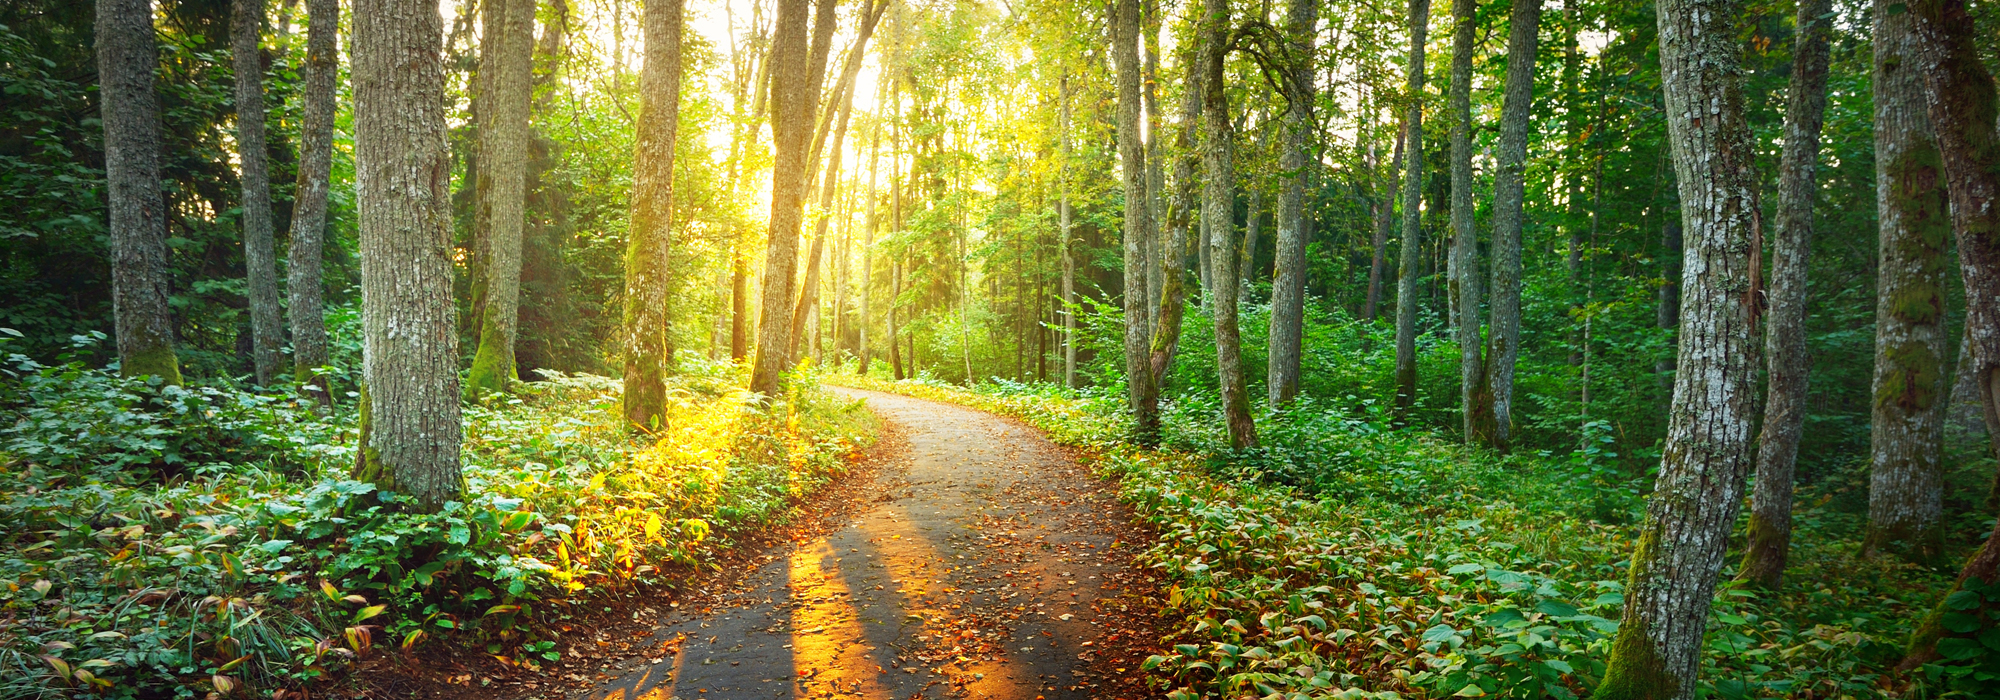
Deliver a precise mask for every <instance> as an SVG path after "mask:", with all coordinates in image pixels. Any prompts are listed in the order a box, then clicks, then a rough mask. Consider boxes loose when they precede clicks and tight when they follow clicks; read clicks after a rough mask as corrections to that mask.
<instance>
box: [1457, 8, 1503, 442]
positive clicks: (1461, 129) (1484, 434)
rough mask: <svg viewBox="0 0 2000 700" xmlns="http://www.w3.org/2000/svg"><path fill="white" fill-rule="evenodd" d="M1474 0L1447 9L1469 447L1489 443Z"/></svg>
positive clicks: (1462, 382) (1463, 409)
mask: <svg viewBox="0 0 2000 700" xmlns="http://www.w3.org/2000/svg"><path fill="white" fill-rule="evenodd" d="M1476 8H1477V3H1476V2H1475V0H1454V1H1453V2H1452V4H1451V15H1452V20H1453V22H1454V23H1455V24H1454V26H1453V27H1452V51H1451V94H1450V95H1449V96H1447V99H1448V100H1449V102H1450V105H1449V109H1450V110H1451V260H1452V265H1451V269H1452V278H1451V282H1450V284H1451V286H1452V289H1453V292H1452V294H1451V295H1450V296H1451V299H1452V300H1453V301H1454V302H1456V305H1457V307H1458V314H1457V315H1458V327H1457V339H1458V362H1459V370H1458V372H1459V393H1458V401H1459V403H1458V405H1459V415H1460V419H1461V420H1460V423H1461V426H1460V427H1461V429H1462V430H1463V433H1462V435H1463V436H1464V438H1465V441H1466V442H1467V443H1487V444H1490V443H1491V442H1492V434H1491V432H1490V429H1488V428H1487V427H1485V426H1486V425H1488V424H1490V422H1491V417H1492V416H1491V414H1490V413H1483V412H1490V411H1491V410H1492V404H1491V402H1490V401H1489V400H1488V397H1486V395H1485V394H1486V367H1485V365H1484V364H1483V363H1484V358H1483V357H1482V354H1483V353H1482V352H1481V350H1482V348H1481V347H1480V334H1479V331H1480V323H1479V317H1480V314H1479V302H1480V299H1481V298H1482V297H1481V295H1480V293H1479V233H1478V230H1477V229H1475V228H1474V227H1473V211H1472V207H1473V204H1472V51H1473V48H1474V47H1473V42H1474V41H1476V39H1475V34H1474V32H1473V29H1474V27H1473V24H1474V21H1473V11H1474V10H1475V9H1476Z"/></svg>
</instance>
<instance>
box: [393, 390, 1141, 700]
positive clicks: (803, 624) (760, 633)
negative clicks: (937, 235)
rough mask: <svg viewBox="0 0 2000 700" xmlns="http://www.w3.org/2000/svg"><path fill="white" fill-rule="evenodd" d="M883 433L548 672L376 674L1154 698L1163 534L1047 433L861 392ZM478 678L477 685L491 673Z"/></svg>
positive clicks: (584, 692) (850, 692) (797, 693)
mask: <svg viewBox="0 0 2000 700" xmlns="http://www.w3.org/2000/svg"><path fill="white" fill-rule="evenodd" d="M835 391H837V392H839V393H841V394H845V395H847V396H850V397H854V398H865V399H866V400H867V403H868V406H869V407H870V408H872V409H873V410H874V411H875V412H876V413H877V414H878V415H879V416H880V417H881V418H882V419H883V423H884V434H883V435H882V439H881V440H880V441H879V442H878V443H877V445H876V446H875V447H874V448H873V449H872V450H870V451H869V452H868V453H867V454H866V455H864V456H863V457H862V459H861V460H860V462H859V463H858V464H856V465H855V466H854V468H853V469H851V471H850V472H849V473H848V476H846V477H845V478H843V479H842V480H840V481H839V482H836V483H835V484H832V485H830V487H829V488H827V489H825V490H823V491H822V492H821V494H820V495H819V496H816V497H815V498H813V499H811V500H810V502H808V503H807V504H805V505H803V506H802V509H803V510H804V511H805V512H803V513H802V516H803V517H800V518H797V519H795V520H794V521H793V522H792V523H791V524H790V525H788V526H785V527H782V528H774V529H773V530H772V531H770V532H766V533H762V536H761V537H759V538H756V540H758V541H755V542H753V543H750V544H749V545H748V546H744V547H741V548H738V549H737V550H736V553H735V554H733V555H730V556H729V557H728V560H726V561H723V562H720V564H721V566H720V568H719V570H717V571H716V572H714V573H712V574H708V575H705V576H703V577H699V578H697V579H695V580H692V581H689V582H688V584H687V585H685V586H683V587H682V591H683V592H682V593H681V594H679V595H676V596H674V597H672V598H671V599H668V598H659V599H654V600H645V599H639V600H636V601H630V602H626V603H623V604H620V605H618V606H617V607H607V608H604V610H603V613H602V614H601V615H597V616H595V618H596V619H595V620H594V621H593V622H592V624H578V625H570V626H567V627H569V629H568V630H566V632H565V633H564V635H563V646H562V649H563V655H564V657H565V658H564V660H563V662H562V663H561V664H560V665H554V666H550V667H547V668H545V669H544V670H543V671H542V672H540V673H529V672H527V671H524V670H522V669H519V668H507V667H504V666H503V667H497V668H492V666H493V664H492V663H489V662H488V660H487V659H484V658H481V656H482V655H479V654H477V653H474V652H473V650H459V651H458V652H457V653H440V654H435V655H433V657H434V658H428V659H425V660H423V661H422V662H420V663H419V664H414V665H415V666H421V667H422V670H419V669H418V668H412V666H413V665H412V664H394V666H395V667H394V668H391V667H386V665H385V667H379V668H377V669H373V672H372V673H371V672H370V671H369V670H363V675H364V676H368V677H370V679H369V680H368V681H364V685H367V686H372V687H371V690H374V691H377V692H376V693H370V694H384V695H388V694H394V695H398V696H404V697H408V696H411V695H420V696H429V697H440V698H452V697H463V698H471V697H482V698H485V697H521V698H526V697H570V698H587V699H589V700H614V699H616V700H636V699H638V698H647V699H649V700H666V699H667V698H675V697H678V698H681V699H682V700H693V699H694V698H715V699H723V698H821V697H862V698H892V697H893V698H898V699H901V698H916V697H922V698H1007V699H1014V698H1018V699H1020V700H1056V699H1058V698H1138V697H1145V696H1148V695H1151V694H1153V693H1152V692H1149V691H1148V689H1147V687H1146V684H1145V682H1144V680H1143V678H1144V676H1145V675H1146V674H1143V673H1141V672H1140V670H1139V666H1140V664H1141V663H1142V662H1143V660H1144V659H1145V658H1146V656H1147V655H1148V654H1151V653H1154V651H1156V650H1157V649H1159V648H1161V647H1162V646H1164V643H1163V642H1162V641H1161V640H1162V637H1161V632H1160V626H1159V622H1158V620H1157V616H1156V611H1157V610H1159V609H1160V602H1159V600H1158V595H1159V590H1160V583H1159V579H1158V577H1157V576H1156V575H1155V574H1154V573H1153V572H1152V571H1151V570H1149V569H1145V568H1142V567H1140V566H1138V565H1135V564H1134V563H1133V557H1134V555H1136V554H1137V553H1138V552H1139V551H1142V550H1143V549H1144V548H1145V546H1147V544H1148V543H1151V542H1152V541H1153V540H1154V538H1155V536H1154V535H1153V534H1152V533H1150V532H1144V531H1141V530H1139V529H1136V527H1135V526H1134V525H1132V522H1133V518H1132V517H1131V513H1130V512H1129V510H1128V509H1127V508H1126V507H1125V506H1124V505H1122V504H1120V503H1119V502H1118V501H1117V499H1116V496H1115V492H1114V490H1113V489H1112V487H1111V485H1110V484H1107V483H1105V482H1103V481H1101V480H1099V479H1098V478H1096V477H1095V476H1094V475H1092V474H1091V473H1090V471H1089V470H1088V469H1086V468H1084V467H1081V466H1079V465H1078V464H1077V461H1076V460H1075V459H1074V458H1073V456H1072V455H1071V454H1069V453H1068V452H1066V451H1065V450H1064V449H1062V448H1059V447H1057V446H1056V445H1054V444H1052V443H1050V442H1049V441H1048V440H1047V439H1045V438H1044V437H1043V436H1042V435H1041V434H1040V433H1039V431H1036V430H1034V429H1033V428H1030V427H1027V426H1025V425H1023V424H1021V423H1019V422H1017V421H1014V420H1012V419H1008V418H1002V417H997V416H994V415H992V414H988V413H984V412H981V411H977V410H974V409H969V408H963V407H959V406H953V405H950V404H942V403H936V402H931V401H925V400H922V399H915V398H910V397H904V396H897V395H893V394H884V393H876V392H868V391H860V390H854V389H835ZM475 679H476V681H475Z"/></svg>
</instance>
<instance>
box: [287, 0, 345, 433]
mask: <svg viewBox="0 0 2000 700" xmlns="http://www.w3.org/2000/svg"><path fill="white" fill-rule="evenodd" d="M306 16H307V25H306V65H305V87H304V89H303V90H302V92H301V96H302V102H303V110H302V111H303V112H304V116H305V119H304V122H303V123H302V124H301V125H300V128H299V131H300V141H301V144H300V146H299V179H298V186H297V187H295V188H294V189H293V190H292V226H291V238H292V240H291V245H290V247H288V248H287V249H286V251H285V268H286V270H285V271H286V274H287V278H286V280H285V293H286V295H287V296H288V297H289V299H288V301H289V304H288V306H289V308H288V309H287V311H288V312H289V313H290V315H291V326H292V372H293V374H294V375H295V376H296V378H297V379H298V381H300V382H304V383H306V384H307V385H308V386H310V387H311V388H310V389H308V391H311V392H313V394H314V398H316V399H318V400H319V403H320V405H321V406H322V407H331V406H332V405H333V393H332V390H331V387H329V386H328V385H327V380H326V377H325V375H323V374H320V373H319V371H318V370H319V368H320V367H323V366H325V365H326V363H327V348H326V311H325V304H324V302H323V301H322V300H321V285H322V283H321V282H320V259H321V257H322V256H324V255H325V250H324V248H325V245H326V202H327V189H328V180H329V179H330V178H331V176H332V172H333V117H334V111H335V107H336V105H335V102H334V101H335V97H334V87H335V83H336V82H337V81H338V80H339V78H340V65H339V63H338V62H339V56H337V55H336V48H335V42H336V41H337V39H338V36H337V35H338V33H339V31H340V0H306Z"/></svg>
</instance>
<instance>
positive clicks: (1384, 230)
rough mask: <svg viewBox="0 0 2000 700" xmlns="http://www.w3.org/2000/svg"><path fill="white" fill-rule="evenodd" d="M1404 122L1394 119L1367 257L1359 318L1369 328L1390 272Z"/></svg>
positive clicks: (1377, 313)
mask: <svg viewBox="0 0 2000 700" xmlns="http://www.w3.org/2000/svg"><path fill="white" fill-rule="evenodd" d="M1407 118H1408V117H1407V116H1406V115H1399V116H1397V118H1396V146H1395V151H1396V153H1395V156H1394V157H1392V158H1391V159H1390V161H1389V172H1388V176H1387V177H1385V178H1383V179H1382V181H1381V187H1382V197H1381V200H1382V201H1380V202H1378V203H1376V210H1375V237H1374V238H1373V239H1371V240H1370V242H1369V247H1370V248H1372V249H1373V250H1372V251H1370V254H1369V256H1368V257H1369V261H1368V298H1367V301H1366V302H1365V303H1366V306H1365V307H1363V308H1362V311H1361V317H1362V319H1364V320H1366V321H1368V322H1369V323H1371V324H1372V323H1374V322H1375V320H1376V319H1378V318H1381V311H1382V277H1383V275H1384V274H1385V273H1386V272H1387V270H1388V268H1389V262H1388V257H1389V230H1390V229H1391V228H1393V227H1394V226H1395V219H1396V195H1397V194H1399V192H1398V191H1397V187H1396V179H1397V178H1398V177H1399V176H1401V175H1402V172H1403V142H1404V140H1405V139H1407V138H1409V134H1410V130H1409V126H1408V125H1407V123H1406V122H1405V121H1404V119H1407ZM1363 337H1364V347H1365V339H1366V338H1367V337H1370V336H1363Z"/></svg>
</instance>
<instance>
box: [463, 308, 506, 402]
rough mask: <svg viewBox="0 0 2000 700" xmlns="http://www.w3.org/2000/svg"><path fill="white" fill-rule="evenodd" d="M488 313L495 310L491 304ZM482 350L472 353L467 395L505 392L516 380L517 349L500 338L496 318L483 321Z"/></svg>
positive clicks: (475, 396) (467, 380)
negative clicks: (508, 384) (515, 359)
mask: <svg viewBox="0 0 2000 700" xmlns="http://www.w3.org/2000/svg"><path fill="white" fill-rule="evenodd" d="M487 313H492V311H491V309H490V307H489V309H488V311H487ZM480 326H481V328H482V330H481V331H480V333H479V350H478V351H477V352H476V353H474V354H473V356H472V371H471V372H469V373H467V376H466V378H465V397H466V398H468V399H477V398H479V397H480V396H483V395H485V394H488V393H496V394H497V393H505V392H506V391H507V383H508V382H509V381H510V380H512V379H514V372H515V369H514V348H513V347H512V345H511V344H510V343H508V342H507V341H506V340H505V339H503V338H501V337H500V331H499V330H498V329H497V328H496V327H495V326H496V324H494V323H493V321H492V320H490V319H489V320H487V321H486V322H485V323H482V324H480Z"/></svg>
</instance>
